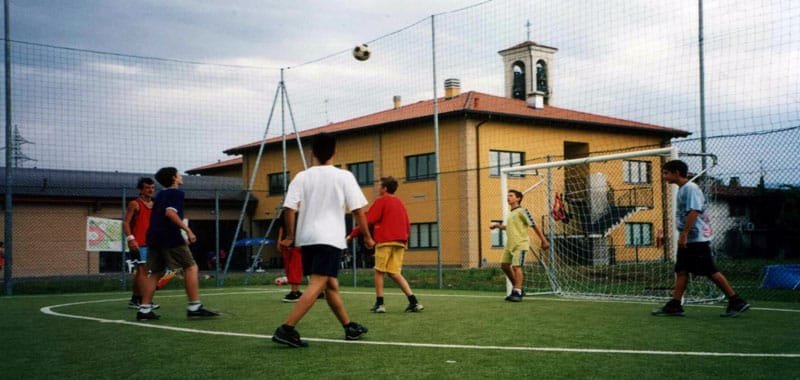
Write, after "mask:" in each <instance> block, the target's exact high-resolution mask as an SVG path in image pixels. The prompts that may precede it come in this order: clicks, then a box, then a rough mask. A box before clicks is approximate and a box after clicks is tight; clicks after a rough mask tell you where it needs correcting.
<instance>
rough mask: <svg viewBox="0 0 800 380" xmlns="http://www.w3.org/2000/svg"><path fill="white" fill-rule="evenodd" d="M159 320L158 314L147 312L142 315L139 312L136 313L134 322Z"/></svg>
mask: <svg viewBox="0 0 800 380" xmlns="http://www.w3.org/2000/svg"><path fill="white" fill-rule="evenodd" d="M159 318H161V317H160V316H159V315H158V314H156V313H154V312H152V311H149V312H147V313H142V312H141V311H137V312H136V320H137V321H155V320H157V319H159Z"/></svg>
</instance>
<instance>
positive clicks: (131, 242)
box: [122, 201, 139, 250]
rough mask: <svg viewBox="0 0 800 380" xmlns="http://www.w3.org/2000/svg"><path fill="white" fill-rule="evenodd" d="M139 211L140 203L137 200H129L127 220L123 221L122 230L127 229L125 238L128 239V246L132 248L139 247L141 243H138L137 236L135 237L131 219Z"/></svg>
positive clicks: (126, 212) (126, 213)
mask: <svg viewBox="0 0 800 380" xmlns="http://www.w3.org/2000/svg"><path fill="white" fill-rule="evenodd" d="M137 212H139V203H138V202H136V201H130V202H128V210H127V211H125V220H123V221H122V230H123V231H125V236H127V237H126V238H125V240H127V241H128V248H130V249H132V250H137V249H139V244H137V243H136V238H135V237H133V230H132V229H131V221H132V220H133V217H134V216H136V213H137Z"/></svg>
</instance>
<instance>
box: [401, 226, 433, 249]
mask: <svg viewBox="0 0 800 380" xmlns="http://www.w3.org/2000/svg"><path fill="white" fill-rule="evenodd" d="M438 242H439V225H438V224H437V223H412V224H411V235H409V237H408V248H436V247H438V245H437V243H438Z"/></svg>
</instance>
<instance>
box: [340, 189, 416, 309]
mask: <svg viewBox="0 0 800 380" xmlns="http://www.w3.org/2000/svg"><path fill="white" fill-rule="evenodd" d="M395 191H397V180H395V179H394V178H393V177H383V178H381V186H380V189H379V190H378V193H379V194H380V196H379V197H378V198H376V199H375V203H374V204H373V205H372V207H370V208H369V211H367V223H369V224H370V225H371V226H372V227H373V229H374V231H375V244H376V245H375V305H374V306H373V307H372V309H371V310H372V312H373V313H385V312H386V308H385V307H384V306H383V274H384V273H388V274H389V278H391V279H392V281H394V282H395V283H396V284H397V285H398V286H400V290H402V291H403V294H405V295H406V297H407V298H408V306H406V313H414V312H418V311H422V309H424V307H423V306H422V304H420V303H418V302H417V297H416V296H415V295H414V293H413V292H412V291H411V287H410V286H409V285H408V281H406V279H405V277H403V275H402V273H401V271H402V267H403V255H404V254H405V251H406V246H407V245H408V234H409V230H410V229H411V224H410V223H409V221H408V212H407V211H406V206H405V205H404V204H403V201H401V200H400V198H398V197H396V196H395V195H394V192H395ZM358 232H359V230H358V229H353V231H352V232H351V233H350V236H348V239H351V238H353V237H355V236H356V235H358Z"/></svg>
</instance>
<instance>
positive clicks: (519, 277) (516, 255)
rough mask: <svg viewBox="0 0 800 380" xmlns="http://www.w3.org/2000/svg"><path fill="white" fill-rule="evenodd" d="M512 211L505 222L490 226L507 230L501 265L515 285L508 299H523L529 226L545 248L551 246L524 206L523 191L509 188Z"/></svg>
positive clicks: (508, 198)
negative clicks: (523, 271)
mask: <svg viewBox="0 0 800 380" xmlns="http://www.w3.org/2000/svg"><path fill="white" fill-rule="evenodd" d="M506 200H507V201H508V206H509V207H510V208H511V212H510V213H509V214H508V219H506V221H505V224H497V223H493V224H492V225H491V226H490V227H489V228H490V229H495V228H499V229H501V230H505V231H506V238H507V239H506V244H505V248H504V249H503V257H502V258H501V259H500V267H501V268H502V269H503V272H504V273H505V274H506V277H508V281H510V282H511V284H512V285H513V286H514V288H513V289H512V290H511V294H510V295H509V296H508V297H506V301H511V302H520V301H522V295H523V293H522V283H523V274H522V265H524V264H525V255H526V254H527V253H528V252H529V251H530V249H531V248H530V237H529V236H528V228H529V227H530V228H532V229H533V231H534V232H536V236H538V237H539V240H540V241H541V247H542V249H543V250H547V249H548V248H550V244H549V243H548V242H547V239H545V238H544V235H543V234H542V231H541V230H540V229H539V227H538V226H537V225H536V223H535V222H534V221H533V217H531V213H530V212H528V210H527V209H526V208H524V207H522V206H520V203H522V193H521V192H519V191H517V190H509V191H508V195H507V196H506Z"/></svg>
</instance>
